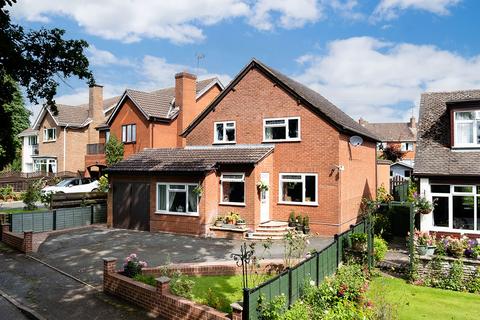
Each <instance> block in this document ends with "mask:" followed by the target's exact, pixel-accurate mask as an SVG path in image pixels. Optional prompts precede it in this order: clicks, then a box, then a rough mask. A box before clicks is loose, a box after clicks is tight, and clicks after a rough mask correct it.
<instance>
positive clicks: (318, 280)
mask: <svg viewBox="0 0 480 320" xmlns="http://www.w3.org/2000/svg"><path fill="white" fill-rule="evenodd" d="M316 255H317V257H316V259H315V261H316V262H317V287H318V285H319V284H320V254H319V253H318V252H316Z"/></svg>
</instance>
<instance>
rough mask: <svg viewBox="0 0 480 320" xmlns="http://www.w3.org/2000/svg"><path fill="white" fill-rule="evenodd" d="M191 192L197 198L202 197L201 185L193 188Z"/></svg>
mask: <svg viewBox="0 0 480 320" xmlns="http://www.w3.org/2000/svg"><path fill="white" fill-rule="evenodd" d="M192 192H193V193H194V194H196V195H197V197H199V198H200V197H201V196H202V195H203V188H202V186H201V185H198V186H196V187H195V188H193V190H192Z"/></svg>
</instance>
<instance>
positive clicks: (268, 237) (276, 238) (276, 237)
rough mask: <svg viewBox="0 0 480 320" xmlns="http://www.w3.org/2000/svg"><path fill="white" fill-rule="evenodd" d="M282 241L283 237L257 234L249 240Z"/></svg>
mask: <svg viewBox="0 0 480 320" xmlns="http://www.w3.org/2000/svg"><path fill="white" fill-rule="evenodd" d="M267 239H271V240H282V239H283V235H274V236H269V235H264V234H256V233H254V234H253V236H252V237H250V238H248V240H267Z"/></svg>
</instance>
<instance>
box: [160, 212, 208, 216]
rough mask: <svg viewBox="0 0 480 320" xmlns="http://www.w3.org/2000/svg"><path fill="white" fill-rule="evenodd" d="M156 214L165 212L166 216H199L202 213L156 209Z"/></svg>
mask: <svg viewBox="0 0 480 320" xmlns="http://www.w3.org/2000/svg"><path fill="white" fill-rule="evenodd" d="M155 214H158V215H160V214H164V215H166V216H183V217H199V216H200V214H199V213H198V212H197V213H186V212H167V211H155Z"/></svg>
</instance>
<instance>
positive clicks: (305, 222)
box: [303, 216, 310, 234]
mask: <svg viewBox="0 0 480 320" xmlns="http://www.w3.org/2000/svg"><path fill="white" fill-rule="evenodd" d="M303 233H305V234H309V233H310V218H309V217H308V216H305V217H303Z"/></svg>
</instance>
